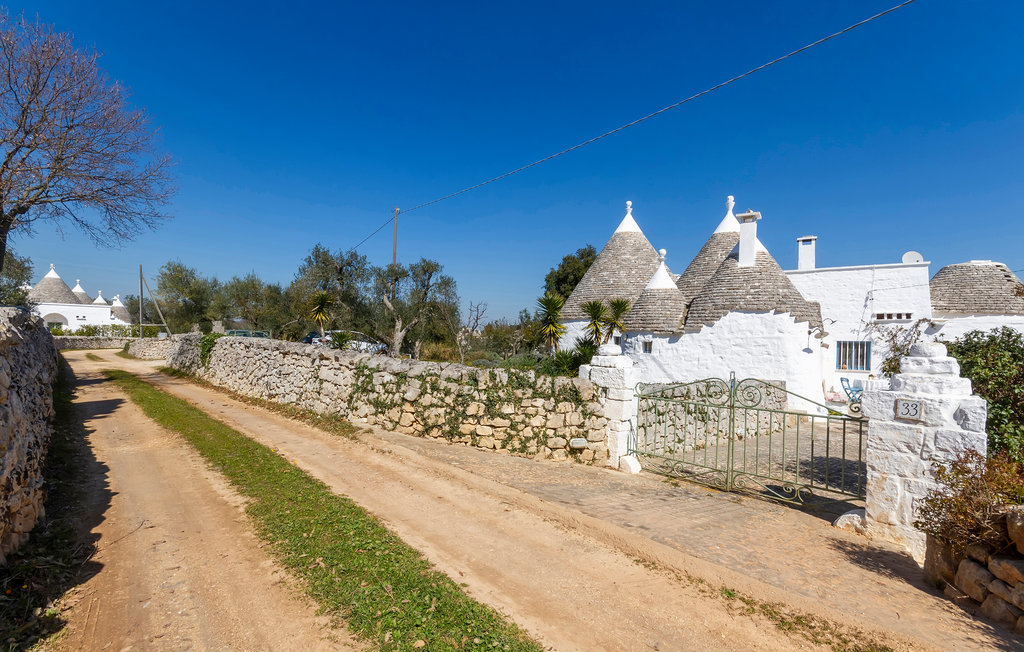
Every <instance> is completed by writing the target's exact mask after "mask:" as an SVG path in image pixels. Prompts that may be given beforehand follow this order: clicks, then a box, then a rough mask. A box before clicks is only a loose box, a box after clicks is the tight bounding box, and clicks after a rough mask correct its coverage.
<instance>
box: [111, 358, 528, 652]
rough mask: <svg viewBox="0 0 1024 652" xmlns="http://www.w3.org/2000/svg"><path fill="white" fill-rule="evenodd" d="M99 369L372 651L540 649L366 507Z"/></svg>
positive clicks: (194, 411)
mask: <svg viewBox="0 0 1024 652" xmlns="http://www.w3.org/2000/svg"><path fill="white" fill-rule="evenodd" d="M103 373H104V374H105V375H106V376H107V377H108V378H110V379H112V380H114V381H116V382H117V383H118V384H119V385H120V386H121V387H122V388H123V389H124V390H125V391H126V392H127V393H128V395H129V397H130V398H131V399H132V401H134V402H135V403H137V404H138V405H139V406H140V407H141V408H142V410H143V411H144V412H145V413H146V415H147V416H149V417H150V418H151V419H153V420H154V421H156V422H157V423H159V424H161V425H163V426H164V427H166V428H168V429H171V430H174V431H176V432H178V433H180V434H181V435H183V436H184V437H185V439H186V440H188V442H189V443H190V444H192V445H193V446H194V447H195V448H196V449H197V450H198V451H199V452H200V453H201V454H202V455H203V456H204V457H205V458H206V459H207V460H208V461H209V462H210V463H211V464H212V465H213V466H214V467H215V468H217V469H218V470H219V471H220V472H221V473H223V474H224V476H225V477H226V478H227V479H228V481H229V482H231V484H232V485H234V487H235V488H236V489H237V490H238V492H239V493H241V494H242V495H243V496H245V497H246V498H247V499H248V500H247V505H246V512H247V513H248V514H249V515H250V517H251V518H252V520H253V522H254V524H255V528H256V531H257V533H258V534H259V536H260V537H261V538H263V539H264V540H266V541H267V542H268V543H269V544H270V548H271V549H272V550H273V552H274V554H275V555H276V556H277V558H278V559H279V560H280V561H281V562H282V563H283V564H284V565H285V566H286V567H287V568H289V569H290V570H291V571H292V572H293V573H294V574H295V575H296V576H298V577H300V578H301V579H302V581H303V584H304V585H305V588H306V591H307V593H308V594H309V595H310V596H311V597H312V598H313V599H314V600H316V601H317V602H318V603H319V604H320V606H321V607H322V608H323V610H324V611H325V612H327V613H329V614H333V615H338V616H341V617H343V618H344V619H345V621H346V622H347V623H348V627H349V629H350V630H351V631H353V632H355V633H356V634H358V635H360V636H363V637H365V638H367V639H369V640H370V641H373V642H374V643H375V644H376V646H377V648H378V649H381V650H415V649H418V648H424V647H425V648H426V649H430V650H535V651H538V652H539V651H540V650H541V649H542V648H541V646H540V645H538V644H537V643H535V642H534V641H532V640H530V639H529V638H527V636H526V634H525V633H524V632H523V631H522V630H520V629H519V628H518V627H517V626H516V625H514V624H512V623H509V622H508V621H506V620H505V619H504V618H502V617H501V616H500V615H499V614H498V613H497V612H495V611H494V610H493V609H491V608H490V607H487V606H486V605H483V604H481V603H479V602H477V601H475V600H473V599H472V598H470V597H469V596H467V595H466V594H465V593H463V592H462V590H461V589H460V588H459V586H458V585H457V584H456V583H455V582H454V581H452V580H451V578H449V577H448V576H447V575H445V574H444V573H441V572H438V571H436V570H434V569H433V568H432V567H431V564H430V562H429V561H427V560H426V559H425V558H424V557H423V556H422V555H421V554H420V553H419V552H417V551H416V550H414V549H413V548H411V547H410V546H408V545H407V544H406V543H405V542H403V541H402V540H401V539H399V538H398V537H397V536H396V535H395V534H394V533H392V532H390V531H388V530H387V529H386V528H385V527H384V526H383V525H381V524H380V523H379V522H378V521H377V520H376V519H375V518H374V517H373V516H371V515H370V514H369V513H367V512H366V510H364V509H362V508H361V507H359V506H358V505H356V504H355V503H354V502H353V501H351V500H350V499H348V498H345V497H343V496H339V495H336V494H334V493H332V492H331V491H330V489H329V488H328V487H327V486H326V485H325V484H324V483H322V482H320V481H319V480H316V479H314V478H312V477H310V476H309V475H307V474H306V473H304V472H303V471H301V470H300V469H298V468H297V467H296V466H295V465H294V464H292V463H289V462H288V460H286V459H285V458H283V457H281V456H280V455H278V454H277V453H275V452H274V451H272V450H271V449H269V448H267V447H266V446H263V445H261V444H259V443H257V442H255V441H253V440H252V439H250V438H249V437H246V436H245V435H243V434H242V433H240V432H238V431H236V430H234V429H232V428H230V427H228V426H227V425H225V424H223V423H221V422H220V421H217V420H216V419H213V418H211V417H210V416H209V415H207V414H206V413H205V412H203V411H202V410H200V409H198V408H196V407H195V406H193V405H191V404H190V403H188V402H186V401H183V400H181V399H179V398H176V397H173V396H171V395H169V394H166V393H164V392H162V391H160V390H158V389H156V388H154V387H153V386H151V385H149V384H147V383H145V382H144V381H142V380H140V379H139V378H137V377H136V376H134V375H132V374H130V373H128V372H125V371H119V370H107V371H104V372H103Z"/></svg>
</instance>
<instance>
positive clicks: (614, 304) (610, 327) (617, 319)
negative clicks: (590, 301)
mask: <svg viewBox="0 0 1024 652" xmlns="http://www.w3.org/2000/svg"><path fill="white" fill-rule="evenodd" d="M608 307H609V308H610V310H609V314H608V319H606V320H605V322H604V324H605V333H604V341H605V342H607V341H608V340H610V339H611V338H612V335H613V334H614V333H615V331H619V332H620V333H621V332H623V330H625V326H623V323H622V320H623V319H624V318H625V316H626V313H627V312H629V307H630V306H629V299H612V300H611V301H609V302H608Z"/></svg>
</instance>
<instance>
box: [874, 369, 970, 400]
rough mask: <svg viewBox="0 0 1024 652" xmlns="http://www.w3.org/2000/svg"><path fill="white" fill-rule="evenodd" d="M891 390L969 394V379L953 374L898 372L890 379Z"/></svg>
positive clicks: (956, 394)
mask: <svg viewBox="0 0 1024 652" xmlns="http://www.w3.org/2000/svg"><path fill="white" fill-rule="evenodd" d="M892 390H893V391H895V392H901V393H903V394H936V395H944V396H970V395H971V381H970V380H969V379H967V378H959V377H954V376H942V375H930V374H898V375H896V376H894V377H893V379H892Z"/></svg>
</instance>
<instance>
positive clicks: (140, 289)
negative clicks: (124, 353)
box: [139, 264, 144, 340]
mask: <svg viewBox="0 0 1024 652" xmlns="http://www.w3.org/2000/svg"><path fill="white" fill-rule="evenodd" d="M143 298H144V297H143V296H142V265H141V264H139V339H140V340H141V339H142V300H143Z"/></svg>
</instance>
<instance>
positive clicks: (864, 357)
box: [836, 341, 871, 371]
mask: <svg viewBox="0 0 1024 652" xmlns="http://www.w3.org/2000/svg"><path fill="white" fill-rule="evenodd" d="M836 369H845V370H848V371H871V342H866V341H865V342H836Z"/></svg>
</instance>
